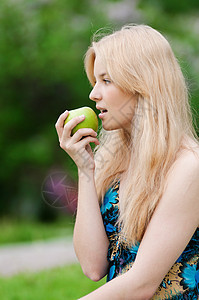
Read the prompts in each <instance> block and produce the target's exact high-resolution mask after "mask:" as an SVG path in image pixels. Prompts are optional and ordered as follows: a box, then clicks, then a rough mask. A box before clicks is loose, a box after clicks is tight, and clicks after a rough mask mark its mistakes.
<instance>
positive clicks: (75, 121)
mask: <svg viewBox="0 0 199 300" xmlns="http://www.w3.org/2000/svg"><path fill="white" fill-rule="evenodd" d="M84 119H85V116H84V115H82V116H78V117H75V118H73V119H72V120H70V121H69V122H68V123H66V124H65V125H64V128H63V134H62V140H65V139H68V138H70V137H71V131H72V129H73V128H74V127H75V126H76V125H77V124H79V123H81V122H82V121H83V120H84Z"/></svg>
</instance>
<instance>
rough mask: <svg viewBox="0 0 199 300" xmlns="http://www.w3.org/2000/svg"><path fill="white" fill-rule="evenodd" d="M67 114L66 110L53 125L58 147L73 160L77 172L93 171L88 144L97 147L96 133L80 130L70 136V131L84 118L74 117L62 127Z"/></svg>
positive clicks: (91, 154)
mask: <svg viewBox="0 0 199 300" xmlns="http://www.w3.org/2000/svg"><path fill="white" fill-rule="evenodd" d="M68 114H69V111H68V110H66V111H65V112H64V113H62V114H61V115H60V117H59V118H58V120H57V122H56V124H55V128H56V130H57V134H58V138H59V143H60V147H61V148H62V149H63V150H64V151H65V152H66V153H68V155H69V156H70V157H71V158H72V159H73V160H74V162H75V164H76V165H77V168H78V170H80V171H83V172H88V171H89V172H91V171H94V169H95V162H94V156H93V152H92V149H91V146H90V144H89V143H91V142H93V143H95V144H96V145H99V141H98V139H97V138H96V136H97V133H96V132H95V131H94V130H93V129H91V128H81V129H79V130H78V131H77V132H75V134H74V135H73V136H71V131H72V129H73V128H74V127H75V126H76V125H77V124H78V123H80V122H82V121H83V120H84V119H85V116H78V117H75V118H73V119H72V120H70V121H69V122H68V123H67V124H65V125H64V121H65V119H66V118H67V116H68Z"/></svg>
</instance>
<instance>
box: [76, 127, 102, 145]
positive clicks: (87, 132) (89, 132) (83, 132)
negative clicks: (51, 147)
mask: <svg viewBox="0 0 199 300" xmlns="http://www.w3.org/2000/svg"><path fill="white" fill-rule="evenodd" d="M86 136H93V137H96V136H97V133H96V132H95V131H94V130H93V129H92V128H80V129H78V131H76V132H75V134H74V135H73V136H72V141H73V143H77V142H79V141H80V140H81V139H82V138H83V137H84V138H85V137H86Z"/></svg>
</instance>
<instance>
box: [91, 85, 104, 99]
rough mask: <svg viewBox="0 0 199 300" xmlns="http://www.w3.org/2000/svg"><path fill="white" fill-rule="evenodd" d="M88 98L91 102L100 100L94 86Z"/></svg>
mask: <svg viewBox="0 0 199 300" xmlns="http://www.w3.org/2000/svg"><path fill="white" fill-rule="evenodd" d="M89 98H90V99H91V100H93V101H97V100H101V99H102V96H101V93H100V92H99V90H97V89H96V86H94V88H93V89H92V91H91V92H90V95H89Z"/></svg>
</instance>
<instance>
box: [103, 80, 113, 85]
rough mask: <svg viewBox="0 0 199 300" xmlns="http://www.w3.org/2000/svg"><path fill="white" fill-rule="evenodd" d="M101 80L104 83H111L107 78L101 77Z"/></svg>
mask: <svg viewBox="0 0 199 300" xmlns="http://www.w3.org/2000/svg"><path fill="white" fill-rule="evenodd" d="M103 81H104V82H105V83H106V84H108V83H111V81H110V80H108V79H103Z"/></svg>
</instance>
